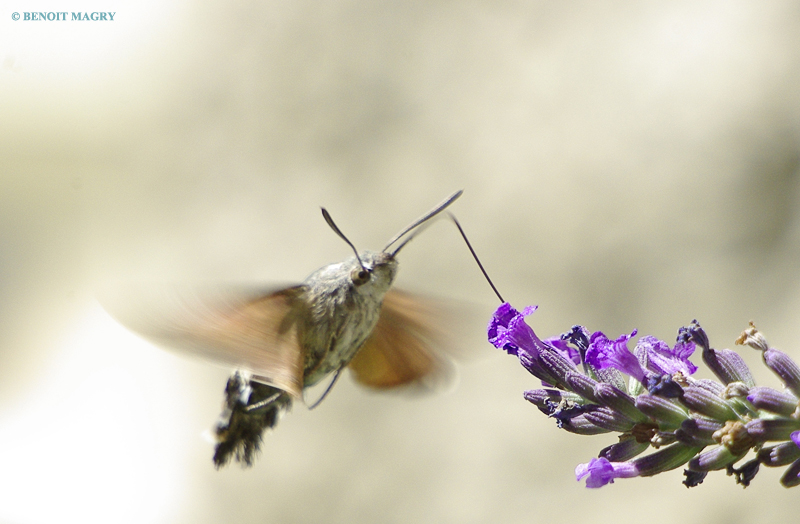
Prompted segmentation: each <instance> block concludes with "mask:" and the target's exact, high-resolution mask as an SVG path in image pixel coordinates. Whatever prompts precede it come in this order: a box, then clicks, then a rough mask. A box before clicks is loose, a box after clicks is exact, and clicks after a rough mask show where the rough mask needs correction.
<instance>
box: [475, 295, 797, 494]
mask: <svg viewBox="0 0 800 524" xmlns="http://www.w3.org/2000/svg"><path fill="white" fill-rule="evenodd" d="M534 309H535V308H530V307H529V308H526V309H525V310H523V312H522V313H520V312H518V311H517V310H515V309H514V308H512V307H511V306H510V305H509V304H503V305H502V306H500V308H498V310H497V311H496V312H495V315H494V317H493V318H492V322H491V323H490V324H489V340H490V342H492V344H494V345H495V346H496V347H498V348H501V349H504V350H505V351H507V352H508V353H510V354H512V355H516V356H517V357H518V358H519V361H520V363H521V364H522V365H523V366H524V367H525V368H526V369H527V370H528V371H530V372H531V373H533V374H534V375H535V376H537V377H539V378H540V379H542V380H543V381H545V382H549V383H551V384H553V385H554V387H551V388H548V389H540V390H533V391H528V392H526V393H525V398H526V399H527V400H529V401H530V402H532V403H533V404H535V405H536V407H538V408H539V410H540V411H542V412H543V413H544V414H545V415H547V416H548V417H550V418H552V419H554V420H555V421H556V425H557V427H559V428H561V429H563V430H565V431H568V432H570V433H573V434H578V435H598V434H602V433H611V432H615V433H618V436H619V442H617V443H616V444H612V445H611V446H607V447H606V448H604V449H603V450H602V451H600V454H599V458H595V459H592V460H591V461H589V462H588V463H585V464H580V465H578V467H577V468H576V469H575V476H576V478H577V479H578V480H582V479H586V487H588V488H599V487H602V486H605V485H606V484H611V483H613V482H614V480H615V479H618V478H630V477H647V476H652V475H657V474H660V473H663V472H665V471H669V470H671V469H675V468H678V467H680V466H682V465H686V468H687V469H685V470H684V475H685V479H684V481H683V483H684V484H685V485H686V486H687V487H694V486H698V485H700V484H701V483H702V482H703V480H704V479H705V477H706V475H707V474H708V473H709V472H710V471H715V470H723V469H724V470H725V471H726V472H727V473H728V474H729V475H732V476H734V477H735V479H736V482H737V483H738V484H741V485H743V486H745V487H746V486H747V485H749V484H750V482H751V481H752V480H753V479H754V478H755V476H756V474H757V473H758V471H759V469H760V468H761V466H766V467H784V466H788V467H787V469H786V470H785V472H784V474H783V476H782V477H781V484H782V485H783V486H785V487H787V488H789V487H793V486H800V401H798V398H800V366H798V365H797V364H796V363H795V362H794V361H793V360H792V359H791V358H790V357H789V355H787V354H786V353H782V352H780V351H778V350H776V349H774V348H770V347H769V345H768V344H767V342H766V339H765V338H764V337H763V335H761V334H760V333H758V331H757V330H756V329H755V327H754V326H751V328H750V329H748V330H747V331H746V332H745V333H744V334H743V336H742V337H741V339H740V341H738V342H739V343H745V344H748V345H750V346H752V347H754V348H756V349H758V350H760V351H762V355H763V360H764V364H765V365H766V366H767V367H768V368H769V369H770V370H772V371H773V372H775V374H777V375H778V377H779V378H780V379H781V381H782V382H783V383H784V386H786V389H785V390H782V391H779V390H776V389H773V388H770V387H756V385H755V380H754V379H753V376H752V373H751V372H750V369H749V368H748V367H747V365H746V364H745V362H744V359H743V358H742V357H741V356H740V355H739V354H737V353H736V352H734V351H731V350H729V349H722V350H715V349H712V348H711V344H710V343H709V339H708V336H707V335H706V333H705V331H704V330H703V329H702V328H701V327H700V324H698V323H697V321H693V322H692V324H691V325H690V326H688V327H685V328H681V330H679V336H678V342H677V344H675V346H674V347H672V348H670V347H669V346H668V345H667V344H666V343H664V342H662V341H661V340H658V339H657V338H655V337H651V336H645V337H642V338H641V339H640V340H639V342H638V343H637V345H636V348H635V349H634V351H633V352H631V351H630V350H629V349H628V347H627V343H628V341H629V340H630V339H631V337H633V336H635V335H636V330H634V331H633V332H632V333H631V334H630V335H622V336H621V337H619V338H617V339H616V340H609V339H608V337H606V336H605V335H604V334H603V333H602V332H600V331H597V332H595V333H594V334H592V335H591V337H590V336H589V335H588V333H589V331H588V330H586V328H584V327H583V326H574V327H573V329H572V330H571V331H570V332H569V333H566V334H564V335H562V336H561V337H560V338H559V339H545V340H542V339H540V338H539V337H538V336H537V335H536V334H535V333H534V332H533V330H532V329H531V328H530V327H529V326H528V325H527V324H525V321H524V317H525V315H529V314H530V313H532V312H533V311H534ZM695 345H697V346H700V347H701V348H702V350H703V361H704V362H705V363H706V365H707V366H708V367H709V368H710V369H711V371H712V372H713V373H714V374H715V375H716V377H717V379H718V380H716V381H715V380H711V379H696V378H694V377H692V376H691V375H692V374H693V373H694V372H695V371H696V369H697V368H696V366H695V365H694V364H693V363H692V362H690V361H689V357H690V356H691V355H692V354H693V352H694V350H695ZM625 375H627V376H628V377H630V378H632V379H634V380H627V378H626V377H625ZM636 381H638V383H637V382H636ZM642 386H644V388H643V387H642ZM645 388H646V390H645ZM766 442H775V444H772V445H770V446H768V447H765V446H764V444H765V443H766ZM648 449H652V450H653V451H652V452H651V453H645V452H646V451H647V450H648ZM748 455H750V456H751V458H750V459H747V458H745V457H746V456H748ZM753 455H754V457H753ZM740 461H743V463H740ZM737 463H738V464H740V465H738V467H737Z"/></svg>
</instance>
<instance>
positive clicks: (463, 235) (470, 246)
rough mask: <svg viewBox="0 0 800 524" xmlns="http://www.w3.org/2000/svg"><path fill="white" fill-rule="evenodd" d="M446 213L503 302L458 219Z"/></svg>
mask: <svg viewBox="0 0 800 524" xmlns="http://www.w3.org/2000/svg"><path fill="white" fill-rule="evenodd" d="M447 215H448V216H449V217H450V218H451V219H452V220H453V222H455V224H456V227H457V228H458V232H459V233H461V237H462V238H463V239H464V242H466V243H467V247H468V248H469V252H470V253H472V258H474V259H475V262H477V263H478V267H479V268H481V272H482V273H483V276H484V277H485V278H486V281H487V282H488V283H489V285H490V286H492V291H494V294H495V295H497V298H499V299H500V302H505V300H503V297H502V296H501V295H500V292H499V291H497V288H496V287H495V286H494V282H492V279H491V278H489V274H488V273H487V272H486V270H485V269H483V264H481V261H480V259H479V258H478V255H477V253H475V250H474V249H472V244H470V243H469V239H467V235H466V233H464V230H463V229H462V228H461V224H459V223H458V220H456V217H455V215H453V213H449V212H448V213H447Z"/></svg>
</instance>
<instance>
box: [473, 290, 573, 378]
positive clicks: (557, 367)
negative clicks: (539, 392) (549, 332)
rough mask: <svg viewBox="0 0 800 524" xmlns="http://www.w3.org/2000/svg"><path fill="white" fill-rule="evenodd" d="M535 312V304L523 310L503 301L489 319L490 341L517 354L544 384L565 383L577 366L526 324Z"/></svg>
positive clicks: (511, 353) (522, 362) (508, 351)
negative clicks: (570, 372)
mask: <svg viewBox="0 0 800 524" xmlns="http://www.w3.org/2000/svg"><path fill="white" fill-rule="evenodd" d="M534 311H536V306H528V307H526V308H525V309H523V310H522V313H520V312H519V311H517V310H516V309H514V308H513V307H511V305H510V304H508V303H505V304H502V305H501V306H500V307H498V308H497V310H496V311H495V313H494V315H493V316H492V320H491V321H490V322H489V327H488V336H489V342H490V343H491V344H492V345H494V346H495V347H496V348H498V349H502V350H504V351H506V352H507V353H508V354H510V355H516V356H517V358H519V361H520V363H521V364H522V365H523V367H525V369H527V370H528V371H529V372H530V373H531V374H533V375H534V376H535V377H537V378H539V379H540V380H542V382H543V383H545V384H553V385H559V384H563V382H564V375H565V374H566V373H567V372H569V371H573V370H576V369H577V368H576V367H575V364H574V362H573V360H572V359H571V357H570V356H569V354H568V353H567V354H565V353H564V352H562V351H559V350H557V349H555V348H554V347H553V346H551V345H549V344H548V343H546V342H544V341H542V340H541V339H540V338H539V337H538V336H537V335H536V333H534V332H533V330H532V329H531V328H530V326H528V324H526V323H525V317H526V316H528V315H530V314H531V313H533V312H534ZM543 357H544V358H543Z"/></svg>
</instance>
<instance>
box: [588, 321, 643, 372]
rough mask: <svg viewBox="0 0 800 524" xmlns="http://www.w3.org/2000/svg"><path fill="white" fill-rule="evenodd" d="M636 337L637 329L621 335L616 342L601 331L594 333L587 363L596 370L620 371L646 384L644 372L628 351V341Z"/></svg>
mask: <svg viewBox="0 0 800 524" xmlns="http://www.w3.org/2000/svg"><path fill="white" fill-rule="evenodd" d="M634 335H636V330H635V329H634V330H633V332H632V333H631V334H630V335H620V337H619V338H618V339H616V340H609V339H608V337H606V336H605V335H604V334H603V333H601V332H600V331H597V332H595V333H593V334H592V338H591V343H590V344H589V349H588V350H587V351H586V362H588V363H589V364H591V365H592V366H594V367H595V368H596V369H605V368H615V369H618V370H620V371H622V372H623V373H626V374H628V375H630V376H632V377H633V378H635V379H636V380H638V381H639V382H642V383H644V381H645V374H644V370H643V369H642V366H641V364H639V360H638V359H637V358H636V356H635V355H634V354H633V353H631V352H630V350H629V349H628V340H630V339H631V337H633V336H634Z"/></svg>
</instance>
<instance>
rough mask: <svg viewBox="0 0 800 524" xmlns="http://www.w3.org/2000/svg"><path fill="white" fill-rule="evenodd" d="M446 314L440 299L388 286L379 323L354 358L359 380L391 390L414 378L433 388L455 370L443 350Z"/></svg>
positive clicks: (353, 363)
mask: <svg viewBox="0 0 800 524" xmlns="http://www.w3.org/2000/svg"><path fill="white" fill-rule="evenodd" d="M447 313H448V310H447V308H446V307H445V306H443V305H442V304H440V303H437V302H436V301H433V300H430V299H425V298H422V297H419V296H416V295H412V294H410V293H405V292H403V291H397V290H391V291H389V292H388V293H387V294H386V296H385V297H384V299H383V306H382V307H381V315H380V319H379V320H378V324H377V325H376V326H375V329H374V330H373V331H372V334H371V335H370V337H369V338H368V339H367V341H366V342H365V343H364V345H363V346H362V347H361V349H360V350H359V351H358V353H356V356H355V357H354V358H353V360H351V361H350V364H349V367H350V370H351V371H352V373H353V377H354V378H355V380H356V381H357V382H359V383H361V384H363V385H365V386H369V387H372V388H377V389H388V388H393V387H396V386H403V385H407V384H412V383H416V384H420V385H423V386H425V387H430V386H431V385H432V384H434V383H436V382H440V381H441V379H442V378H443V377H444V378H446V376H447V375H449V374H450V373H449V372H450V371H451V370H452V365H451V363H450V361H449V359H447V358H446V357H445V356H444V355H443V353H442V350H443V349H444V348H445V347H446V345H447V344H448V340H447V338H448V329H447V327H448V319H447V317H448V315H447Z"/></svg>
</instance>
